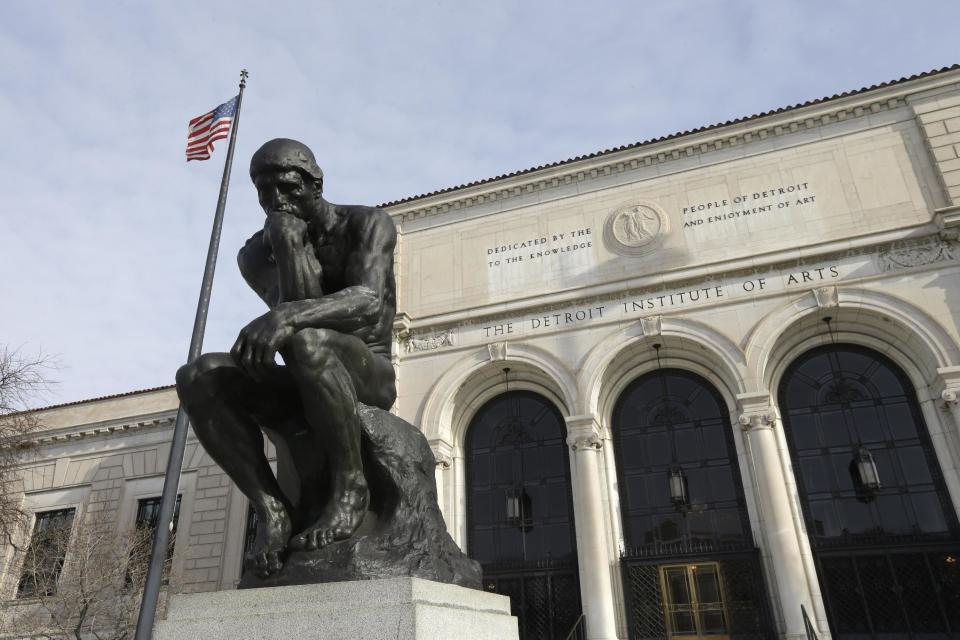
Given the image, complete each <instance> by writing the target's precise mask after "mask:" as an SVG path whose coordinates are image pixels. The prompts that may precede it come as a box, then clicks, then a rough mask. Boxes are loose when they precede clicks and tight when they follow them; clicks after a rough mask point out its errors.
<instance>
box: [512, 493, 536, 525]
mask: <svg viewBox="0 0 960 640" xmlns="http://www.w3.org/2000/svg"><path fill="white" fill-rule="evenodd" d="M532 513H533V504H532V501H531V500H530V494H528V493H527V491H526V489H524V488H523V487H515V488H513V489H508V490H507V522H509V523H510V524H512V525H514V526H516V527H518V528H519V529H520V530H521V531H524V532H526V531H529V530H530V529H532V528H533V518H531V517H530V516H531V514H532Z"/></svg>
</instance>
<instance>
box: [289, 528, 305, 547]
mask: <svg viewBox="0 0 960 640" xmlns="http://www.w3.org/2000/svg"><path fill="white" fill-rule="evenodd" d="M308 538H309V532H307V533H301V534H299V535H295V536H293V537H292V538H290V548H291V549H294V550H296V551H303V550H304V549H306V548H307V539H308Z"/></svg>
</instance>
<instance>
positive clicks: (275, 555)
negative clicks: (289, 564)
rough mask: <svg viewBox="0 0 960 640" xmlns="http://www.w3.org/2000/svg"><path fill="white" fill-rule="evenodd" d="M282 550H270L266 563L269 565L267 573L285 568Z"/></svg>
mask: <svg viewBox="0 0 960 640" xmlns="http://www.w3.org/2000/svg"><path fill="white" fill-rule="evenodd" d="M281 555H282V554H281V552H279V551H270V552H268V553H267V554H266V565H267V574H268V575H269V574H271V573H277V572H278V571H280V569H281V568H283V560H282V559H281V557H280V556H281Z"/></svg>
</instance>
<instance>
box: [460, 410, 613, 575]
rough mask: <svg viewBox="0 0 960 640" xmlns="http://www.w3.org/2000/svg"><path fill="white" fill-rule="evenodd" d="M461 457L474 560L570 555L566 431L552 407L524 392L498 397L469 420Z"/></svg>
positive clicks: (570, 521) (512, 559)
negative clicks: (465, 467)
mask: <svg viewBox="0 0 960 640" xmlns="http://www.w3.org/2000/svg"><path fill="white" fill-rule="evenodd" d="M466 453H467V458H468V466H469V468H470V473H469V474H468V496H469V497H468V526H469V531H468V544H469V553H470V554H471V555H472V556H473V557H475V558H477V559H478V560H479V561H480V562H481V563H486V564H489V563H502V562H506V561H512V562H533V563H535V562H537V561H540V560H544V559H555V558H558V557H568V556H570V555H571V549H572V548H573V540H574V534H573V521H572V514H571V509H570V504H571V496H570V480H569V468H570V466H569V460H568V453H567V446H566V429H565V425H564V422H563V418H562V417H561V416H560V414H559V413H558V412H557V410H556V409H555V408H554V407H553V405H552V404H550V403H549V402H548V401H547V400H545V399H544V398H542V397H540V396H538V395H536V394H533V393H529V392H525V391H520V392H509V393H505V394H503V395H500V396H497V397H496V398H494V399H493V400H490V401H489V402H487V404H485V405H484V406H483V407H481V408H480V410H479V411H478V412H477V414H476V416H475V418H474V419H473V421H471V423H470V427H469V429H468V431H467V438H466ZM629 490H630V488H629V485H627V486H626V491H625V492H629Z"/></svg>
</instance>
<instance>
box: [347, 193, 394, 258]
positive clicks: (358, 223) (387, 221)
mask: <svg viewBox="0 0 960 640" xmlns="http://www.w3.org/2000/svg"><path fill="white" fill-rule="evenodd" d="M340 210H341V211H342V212H343V213H345V214H346V218H347V222H346V230H347V233H348V235H349V240H348V242H349V244H350V245H351V247H350V248H351V250H353V251H358V250H359V251H376V252H379V251H383V252H390V253H391V254H392V253H393V249H394V247H395V246H396V244H397V231H396V228H395V226H394V224H393V220H392V219H391V218H390V216H389V215H388V214H387V212H386V211H384V210H383V209H380V208H378V207H365V206H362V205H347V206H343V205H340Z"/></svg>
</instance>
